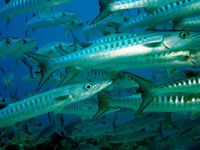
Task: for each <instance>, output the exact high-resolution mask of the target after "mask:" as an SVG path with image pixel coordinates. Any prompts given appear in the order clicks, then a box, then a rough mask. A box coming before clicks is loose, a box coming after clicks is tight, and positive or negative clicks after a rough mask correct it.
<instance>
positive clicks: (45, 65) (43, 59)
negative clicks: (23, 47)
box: [25, 52, 54, 90]
mask: <svg viewBox="0 0 200 150" xmlns="http://www.w3.org/2000/svg"><path fill="white" fill-rule="evenodd" d="M25 54H26V55H28V56H30V57H32V58H33V59H35V60H36V61H37V62H38V63H39V66H40V68H41V73H42V77H41V79H40V82H39V85H38V88H37V90H39V89H40V88H41V87H42V86H43V85H44V83H45V82H46V81H47V80H48V78H49V76H50V75H51V74H52V73H53V71H54V68H53V67H51V62H52V58H49V57H47V56H43V55H40V54H35V53H31V52H28V53H25Z"/></svg>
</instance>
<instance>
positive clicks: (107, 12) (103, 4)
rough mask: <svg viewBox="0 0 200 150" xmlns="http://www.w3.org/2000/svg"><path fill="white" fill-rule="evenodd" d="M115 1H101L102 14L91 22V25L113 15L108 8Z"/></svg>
mask: <svg viewBox="0 0 200 150" xmlns="http://www.w3.org/2000/svg"><path fill="white" fill-rule="evenodd" d="M112 1H113V0H99V6H100V7H101V8H100V13H99V15H98V16H97V17H96V18H95V19H94V20H93V21H92V22H91V24H93V23H96V22H98V21H100V20H102V19H104V18H106V17H107V16H109V15H110V14H112V12H111V11H110V10H109V9H107V7H108V6H109V4H110V3H111V2H112Z"/></svg>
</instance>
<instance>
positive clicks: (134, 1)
mask: <svg viewBox="0 0 200 150" xmlns="http://www.w3.org/2000/svg"><path fill="white" fill-rule="evenodd" d="M178 1H180V0H168V1H163V0H99V5H100V7H101V8H100V14H99V15H98V16H97V17H96V18H95V19H94V21H93V22H92V23H95V22H98V21H99V20H101V19H103V18H105V17H107V16H108V15H110V14H112V13H113V12H116V11H119V10H124V9H132V8H145V9H147V10H148V12H151V11H153V10H154V9H156V8H157V7H159V6H160V5H165V4H168V3H172V2H178Z"/></svg>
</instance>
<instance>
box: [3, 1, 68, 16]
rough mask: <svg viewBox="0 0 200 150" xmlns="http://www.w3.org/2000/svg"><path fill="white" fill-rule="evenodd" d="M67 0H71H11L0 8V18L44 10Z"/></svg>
mask: <svg viewBox="0 0 200 150" xmlns="http://www.w3.org/2000/svg"><path fill="white" fill-rule="evenodd" d="M69 1H71V0H50V1H47V0H13V1H11V2H9V3H8V4H6V5H5V6H4V7H2V8H1V9H0V18H11V17H13V16H16V15H19V14H23V13H27V12H31V11H35V10H45V9H49V8H50V7H53V6H58V5H61V4H64V3H67V2H69Z"/></svg>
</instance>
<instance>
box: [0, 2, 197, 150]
mask: <svg viewBox="0 0 200 150" xmlns="http://www.w3.org/2000/svg"><path fill="white" fill-rule="evenodd" d="M4 5H5V3H4V2H3V1H0V8H1V7H3V6H4ZM99 9H100V6H99V4H98V0H72V1H71V2H69V3H66V4H64V5H61V6H58V7H54V8H53V10H66V11H70V12H73V13H77V14H78V19H80V20H81V21H83V23H84V25H86V24H87V23H88V22H90V21H92V20H93V19H94V18H95V17H96V16H97V15H98V14H99ZM125 13H126V14H127V15H131V16H136V15H137V11H135V10H130V11H128V12H125ZM33 14H36V15H38V14H39V11H34V12H30V13H26V14H22V15H18V16H15V17H13V18H12V19H11V21H10V24H9V26H7V24H6V19H0V33H1V35H2V37H19V38H24V37H25V33H26V26H25V25H26V16H27V18H28V20H30V19H31V18H32V17H33ZM82 29H83V28H81V29H79V30H77V31H74V34H75V35H76V37H77V38H78V39H79V41H81V42H86V38H85V37H84V35H83V33H82ZM101 37H103V35H97V36H92V37H91V38H90V40H93V39H97V38H101ZM28 38H36V39H37V47H38V48H40V47H42V46H43V45H45V44H48V43H51V42H55V41H63V42H69V43H73V38H72V36H71V34H70V33H69V32H66V31H65V30H64V29H63V28H62V27H56V28H54V27H52V28H41V29H37V30H36V31H34V32H32V31H31V30H29V31H28ZM34 51H35V49H33V52H34ZM0 67H1V68H3V69H4V70H6V71H7V72H11V73H12V74H13V75H14V82H13V86H10V87H7V88H5V87H4V84H3V81H2V80H3V77H4V76H3V74H2V73H0V96H1V97H9V96H10V94H11V92H14V91H15V90H17V91H18V97H19V99H23V97H24V96H25V95H26V94H27V93H28V92H29V91H34V90H36V89H37V86H38V83H26V82H23V81H22V78H23V77H24V76H26V75H28V74H29V68H28V67H27V66H26V65H24V64H23V63H22V62H21V61H18V65H17V64H16V60H15V59H13V57H12V56H11V55H8V56H7V57H6V58H0ZM198 68H199V67H197V69H198ZM159 69H163V68H143V69H129V70H127V71H129V72H131V73H134V74H137V75H138V76H142V77H143V78H147V79H151V78H152V73H153V72H154V71H155V70H159ZM48 88H50V89H53V88H55V87H54V86H48V85H45V86H44V87H42V89H41V91H45V90H46V89H48ZM122 96H123V94H122ZM117 115H118V119H115V120H114V121H116V120H119V121H116V122H118V123H116V124H123V123H126V122H128V121H129V120H131V119H132V118H133V116H134V115H133V113H127V112H124V113H119V114H117ZM179 115H180V114H179ZM181 115H182V114H181ZM181 115H180V116H181ZM184 115H185V116H186V117H188V116H189V115H188V116H187V114H184ZM115 116H116V115H115V113H112V114H108V115H106V118H109V119H110V120H111V121H113V118H115ZM50 117H51V121H49V119H48V114H44V115H42V116H39V117H36V118H35V121H36V123H42V127H47V126H50V125H52V124H53V121H52V120H56V116H55V114H54V113H53V112H51V113H50ZM63 118H64V124H65V126H66V128H65V129H63V127H61V126H58V127H57V128H58V129H59V132H57V130H54V132H53V133H52V134H49V135H48V134H47V137H45V138H43V137H42V136H43V135H41V137H42V138H41V139H40V138H39V137H38V139H37V140H36V141H39V143H38V144H35V145H34V146H32V145H29V143H30V141H31V140H30V139H29V138H30V137H32V138H33V139H34V137H36V136H33V135H29V136H30V137H29V136H28V135H27V137H24V135H25V134H27V133H24V131H25V129H24V128H19V129H13V128H12V129H10V130H8V131H7V133H10V134H13V135H12V136H11V135H8V134H5V135H3V136H2V137H0V138H1V139H0V150H1V149H2V150H4V149H12V150H15V149H19V150H22V149H25V150H26V149H27V150H29V149H31V150H32V149H38V150H40V149H44V150H45V149H46V150H50V149H52V150H64V149H66V150H71V149H72V150H73V149H75V150H99V149H103V150H110V149H113V150H115V149H116V150H126V149H127V150H128V149H130V150H132V149H138V150H139V149H176V148H174V147H173V146H171V145H170V144H168V143H167V142H166V141H167V140H166V141H164V140H163V139H164V138H162V137H161V138H160V139H161V140H160V141H156V138H151V136H147V137H145V138H141V139H140V140H138V141H137V140H136V141H134V142H130V141H129V139H130V137H129V136H130V135H123V136H121V140H122V139H124V141H120V140H119V142H114V144H110V143H109V142H108V143H109V144H108V143H107V142H105V141H109V140H112V138H113V139H114V137H112V136H106V135H107V132H109V131H105V130H104V131H102V132H104V133H103V135H105V137H102V135H101V134H99V133H94V134H97V135H96V136H94V137H93V136H92V133H90V130H89V129H87V130H86V131H85V133H84V132H83V131H82V133H83V134H88V135H89V137H73V136H72V134H71V130H74V126H73V125H74V124H78V123H80V122H82V121H81V120H80V119H77V116H75V115H67V114H64V115H63ZM103 119H104V118H103ZM103 119H102V120H103ZM153 119H155V118H153ZM176 119H177V118H176ZM176 119H175V120H176ZM179 119H180V118H179ZM198 119H199V118H198ZM144 120H145V119H144ZM136 122H137V120H136ZM73 123H74V124H73ZM159 123H160V122H159ZM159 123H157V122H156V123H154V124H153V125H149V126H148V127H147V128H146V129H145V130H141V131H142V132H145V131H152V130H153V131H155V130H156V131H157V128H158V127H159ZM93 124H94V125H93V126H89V125H88V127H89V128H92V127H94V126H95V125H97V124H98V122H97V123H96V124H95V123H93ZM99 124H101V123H99ZM103 124H107V120H104V121H103ZM111 124H112V123H111ZM67 125H69V126H67ZM137 126H139V125H137ZM31 127H32V125H30V124H28V128H31ZM189 127H190V126H189ZM99 128H101V127H97V129H96V130H98V129H99ZM107 128H108V127H107ZM81 129H84V128H78V129H75V130H77V131H81ZM189 129H190V128H189ZM191 129H193V126H192V127H191ZM184 130H185V129H182V130H181V131H182V132H184ZM1 131H2V132H3V129H2V130H1ZM197 131H199V130H198V129H197ZM138 132H139V131H138ZM171 132H172V134H170V133H171ZM174 132H175V131H174V130H171V131H169V133H168V132H166V133H165V134H166V135H168V134H169V135H172V136H175V137H176V136H177V135H174V134H173V133H174ZM33 133H34V134H35V135H37V133H39V131H33V132H32V134H33ZM157 133H158V132H157ZM157 133H156V135H155V136H158V135H157ZM80 134H81V133H80ZM90 134H91V135H90ZM134 134H135V135H134ZM140 135H142V133H141V134H140ZM140 135H137V134H136V132H134V133H133V134H132V136H133V137H134V136H138V138H139V137H140ZM166 135H165V136H166ZM90 136H91V137H90ZM159 136H160V135H159ZM16 137H17V138H16ZM22 137H23V140H22ZM72 137H73V138H72ZM166 137H167V136H166ZM181 137H183V138H184V136H182V135H181ZM188 137H190V136H189V135H188ZM188 137H187V136H186V137H185V139H186V138H188ZM26 138H27V139H26ZM195 138H197V140H196V139H195V140H194V141H192V140H191V139H190V140H185V143H186V144H185V143H184V144H183V145H184V146H183V147H181V142H182V141H184V140H182V141H181V142H180V143H178V144H177V145H178V146H177V147H178V149H187V148H185V147H186V146H185V145H192V146H196V145H198V142H199V138H198V135H196V134H195ZM25 139H26V140H25ZM178 139H179V137H178V138H176V139H175V140H178ZM42 140H43V141H42ZM126 140H127V142H126ZM162 140H163V141H164V142H166V145H165V146H163V147H162V148H159V146H158V147H156V146H155V145H157V144H158V143H159V142H160V143H161V142H162ZM8 141H10V142H8ZM16 141H17V142H16ZM102 141H103V142H102ZM116 141H117V140H116ZM191 141H192V142H191ZM129 142H130V143H131V144H132V145H131V144H130V143H129ZM173 142H174V141H173ZM187 142H188V143H187ZM149 143H151V144H152V143H153V144H152V145H154V146H152V145H149ZM174 143H176V142H174ZM172 145H173V144H172ZM192 146H191V147H192Z"/></svg>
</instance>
